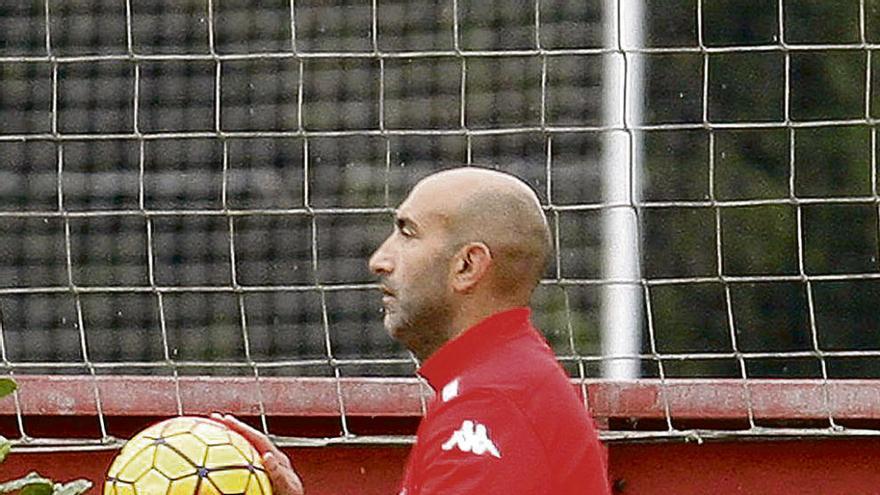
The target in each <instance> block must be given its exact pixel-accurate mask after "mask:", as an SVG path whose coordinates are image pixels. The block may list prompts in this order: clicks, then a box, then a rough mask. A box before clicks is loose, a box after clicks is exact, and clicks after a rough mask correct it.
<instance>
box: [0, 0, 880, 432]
mask: <svg viewBox="0 0 880 495" xmlns="http://www.w3.org/2000/svg"><path fill="white" fill-rule="evenodd" d="M642 3H643V4H644V17H643V19H642V23H643V25H642V26H641V28H642V31H643V32H644V40H643V42H642V43H639V44H637V45H631V44H628V43H627V42H626V39H627V34H626V31H627V29H628V26H627V23H626V22H624V21H623V19H624V17H623V16H622V15H621V12H624V13H625V12H627V9H630V8H632V6H633V5H634V4H632V3H630V2H628V1H620V2H599V1H595V2H587V3H583V4H578V5H574V4H573V3H572V2H561V1H545V0H535V1H534V2H530V1H498V2H476V1H463V0H462V1H455V0H452V1H448V2H391V1H373V2H372V3H369V2H361V3H351V2H337V3H332V2H331V3H328V2H323V1H322V2H317V1H297V2H286V1H284V2H282V1H276V2H263V3H261V5H260V7H255V6H253V5H252V3H251V2H240V1H226V0H222V1H215V2H212V1H211V0H208V1H207V3H204V2H187V3H184V4H181V3H179V2H159V1H157V2H147V3H142V2H110V1H107V2H98V3H95V2H63V3H61V4H58V3H54V2H49V1H46V2H45V3H44V4H42V5H38V4H29V5H26V6H19V7H3V8H2V9H0V14H2V15H0V33H2V34H0V75H2V76H0V77H2V85H0V157H2V160H3V165H2V167H0V351H2V360H3V370H4V372H6V373H10V374H13V375H19V376H20V375H27V374H46V373H49V374H59V373H60V374H82V375H86V376H96V377H97V376H102V375H123V374H146V375H166V376H172V377H175V378H177V377H180V376H183V375H201V374H211V375H243V376H252V377H255V378H256V379H257V380H259V379H260V378H261V377H270V376H271V377H274V376H293V377H299V376H323V377H329V378H334V379H337V383H339V381H338V380H339V379H340V378H343V377H357V376H410V375H411V374H412V371H413V369H414V362H413V359H412V358H411V357H410V356H409V354H408V353H407V352H406V351H405V350H404V349H403V348H402V347H400V346H399V345H397V344H396V343H394V342H393V341H391V339H389V338H388V337H387V336H386V335H385V332H384V330H383V329H382V328H381V323H380V314H379V309H378V307H379V301H378V297H377V295H376V293H375V291H373V290H372V289H374V288H375V285H374V283H373V277H372V276H371V275H370V274H369V272H368V270H367V267H366V259H367V258H368V256H369V254H370V253H371V252H372V250H373V249H375V247H376V246H378V245H379V243H380V242H381V240H382V239H383V238H384V236H385V235H386V234H387V233H388V232H389V230H390V216H389V213H390V212H391V211H392V209H393V207H394V206H395V205H396V204H398V203H399V202H400V200H401V199H402V198H403V196H404V195H405V193H406V191H407V190H408V188H409V187H411V185H412V184H414V183H415V181H416V180H417V179H418V178H419V177H421V176H423V175H425V174H426V173H429V172H430V171H433V170H438V169H440V168H443V167H448V166H452V165H457V164H462V163H467V164H470V163H474V164H488V165H492V166H496V167H498V168H501V169H504V170H508V171H510V172H513V173H515V174H517V175H519V176H520V177H522V178H523V179H524V180H526V181H527V182H529V183H530V184H531V185H532V186H533V187H534V188H535V189H536V191H537V192H538V194H539V196H540V199H541V201H542V203H543V204H544V206H545V208H546V211H547V213H548V216H549V218H550V220H551V222H552V225H553V230H554V234H555V239H554V240H555V247H556V249H555V256H554V260H553V263H552V266H551V267H550V269H549V270H548V272H547V274H546V277H545V280H544V283H543V284H542V286H541V287H540V289H539V292H538V294H537V296H536V300H535V309H536V320H537V323H538V325H539V326H540V327H541V328H542V329H543V330H544V331H545V333H546V334H547V336H548V340H549V341H550V342H551V344H552V345H553V347H554V349H556V351H557V353H558V355H559V358H560V361H561V362H562V363H563V364H564V365H565V366H566V369H568V371H569V372H570V373H571V374H572V376H573V377H577V378H581V379H582V382H584V381H585V380H588V379H592V378H595V377H597V376H598V375H599V370H600V364H601V362H602V361H603V359H606V360H607V358H603V356H602V355H601V350H600V349H601V346H600V340H601V337H600V333H601V332H600V328H599V324H600V320H601V318H600V311H601V309H602V308H601V301H602V299H601V295H602V291H603V290H606V288H608V287H610V286H626V287H631V288H636V289H638V291H639V292H640V293H641V294H640V296H639V298H638V299H637V301H639V302H638V304H639V305H640V306H641V308H642V309H641V311H642V312H643V313H644V315H645V318H644V322H642V323H641V324H640V327H641V328H637V329H636V333H638V335H637V341H638V344H637V347H638V348H639V349H640V351H638V353H637V354H634V355H630V356H625V357H628V358H629V359H637V360H638V369H639V372H640V374H641V375H642V376H644V377H646V378H653V379H659V380H660V383H661V384H665V383H666V381H667V380H671V379H674V378H728V379H735V380H739V381H742V383H743V391H744V392H743V393H744V394H745V395H746V397H747V400H748V396H749V391H748V390H749V388H748V384H749V383H750V382H751V381H753V380H757V379H764V378H797V379H801V378H804V379H816V380H819V381H820V382H822V383H825V382H827V381H828V380H830V379H837V378H873V377H877V376H878V375H880V359H877V358H878V357H880V340H878V337H877V336H878V335H880V333H878V332H877V330H878V327H880V316H878V315H880V312H877V311H876V308H877V307H880V263H878V259H877V258H878V254H880V247H878V242H880V241H878V237H880V213H878V212H880V194H878V177H877V170H878V166H877V151H878V143H877V129H876V125H877V120H876V119H877V115H878V114H880V103H878V101H880V96H878V91H880V90H878V87H880V70H878V69H877V65H878V64H877V63H876V61H875V60H873V59H874V54H875V51H876V50H877V48H878V44H877V43H878V40H880V22H878V21H877V19H878V18H880V2H878V1H876V0H861V1H848V2H832V1H827V2H798V1H793V0H791V1H783V0H773V1H766V0H765V1H760V2H754V3H753V4H750V5H749V6H748V7H743V6H741V5H739V6H734V3H735V2H729V1H721V0H716V1H709V0H691V1H675V2H668V1H657V0H648V1H645V2H642ZM609 12H610V13H612V14H608V13H609ZM608 23H612V24H613V29H612V31H617V36H616V37H615V40H613V41H610V40H609V38H608V37H607V36H605V34H604V33H606V32H607V31H606V30H605V28H604V27H603V26H606V25H608ZM630 27H631V26H630ZM615 64H619V65H621V66H622V67H623V70H624V79H623V80H624V81H629V84H632V83H633V78H634V75H633V73H632V72H627V71H631V70H632V68H633V67H639V68H640V69H639V74H638V75H639V76H641V75H644V80H642V81H640V82H639V83H640V84H641V85H642V86H643V88H644V90H643V91H639V92H638V94H634V93H633V91H632V88H633V87H639V86H627V87H628V90H625V91H622V93H621V96H622V98H623V100H622V102H623V104H624V105H626V108H629V109H631V108H633V107H638V108H639V109H640V112H639V115H640V116H639V118H638V120H637V121H633V120H632V119H631V118H626V119H620V121H613V122H608V121H607V120H606V118H605V116H606V115H607V113H604V114H603V111H604V110H603V104H605V103H607V102H604V101H603V94H604V93H603V81H607V68H608V67H609V65H615ZM627 115H631V114H627ZM611 135H618V136H619V137H620V139H622V140H623V142H624V145H625V146H624V147H625V148H626V149H629V150H630V151H631V153H629V154H628V158H627V159H628V160H629V161H628V162H627V167H626V168H627V169H628V170H629V173H630V174H631V175H632V176H634V177H639V178H641V180H640V181H636V182H640V183H641V184H640V186H639V190H638V191H631V192H634V194H631V195H630V196H629V198H630V199H628V200H623V201H618V200H616V199H615V200H607V199H605V198H606V197H607V196H604V195H603V192H602V184H601V174H602V167H601V163H600V162H601V160H602V153H601V151H602V148H603V146H608V143H609V139H608V138H609V136H611ZM633 187H635V186H633ZM620 209H623V210H626V211H628V212H630V213H632V214H635V216H636V218H638V222H637V223H638V230H639V239H640V245H639V246H638V253H639V259H640V265H641V266H640V271H641V276H640V277H639V278H635V279H631V280H620V279H615V278H613V277H609V276H608V275H606V274H605V273H604V272H603V266H601V259H602V243H603V241H607V239H606V240H603V239H602V238H601V237H602V235H601V231H600V225H601V220H602V219H603V215H605V214H606V213H607V212H609V211H613V210H620ZM95 399H96V403H97V408H98V411H99V413H100V408H101V397H100V394H99V393H98V387H97V385H96V386H95ZM825 400H826V401H827V400H828V399H827V394H826V399H825ZM337 401H338V407H339V411H340V412H341V415H340V416H341V418H342V424H341V429H342V436H343V437H345V438H349V437H351V436H352V434H351V432H350V431H349V427H348V425H347V423H346V421H347V419H346V414H345V411H346V404H345V401H344V400H343V394H342V393H341V392H340V393H337ZM16 404H17V403H16ZM178 409H179V410H181V411H182V410H184V409H185V405H184V404H181V402H180V397H179V396H178ZM828 410H829V414H828V418H827V421H824V423H823V424H822V425H818V426H816V429H817V430H822V431H826V430H827V431H837V427H838V426H839V425H837V424H836V422H835V419H834V418H833V414H832V413H831V407H830V406H829V407H828ZM260 413H261V415H262V417H263V420H264V426H265V425H266V423H265V418H266V414H265V411H264V410H263V404H262V400H261V401H260ZM16 416H17V425H18V426H17V428H18V430H19V433H20V435H19V436H20V437H22V438H26V437H27V432H26V429H27V425H26V421H22V415H21V414H17V415H16ZM673 416H674V411H670V410H669V409H668V406H667V414H666V418H665V425H664V426H661V428H660V429H661V430H664V428H665V430H664V431H665V432H666V433H669V432H672V433H681V434H686V433H682V432H685V430H686V429H685V428H683V427H680V426H678V425H676V424H675V423H674V421H673V420H674V418H673ZM99 418H100V421H101V434H102V436H103V437H104V438H107V437H108V433H107V430H106V429H105V426H104V423H103V416H102V415H101V414H99ZM761 428H762V425H761V424H760V421H757V422H756V420H755V418H754V417H753V414H752V413H751V408H750V409H749V414H748V424H747V425H745V427H744V428H743V430H744V431H746V432H752V433H754V432H756V431H758V430H760V429H761Z"/></svg>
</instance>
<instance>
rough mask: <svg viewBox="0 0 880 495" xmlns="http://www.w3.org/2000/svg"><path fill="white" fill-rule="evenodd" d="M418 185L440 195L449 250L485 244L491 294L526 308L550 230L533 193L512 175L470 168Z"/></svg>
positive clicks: (541, 267)
mask: <svg viewBox="0 0 880 495" xmlns="http://www.w3.org/2000/svg"><path fill="white" fill-rule="evenodd" d="M423 183H424V185H425V186H428V187H431V186H435V187H437V188H438V189H439V190H440V191H441V194H442V191H446V193H445V195H446V197H447V200H448V202H447V205H446V207H445V208H444V210H445V211H444V213H445V215H444V216H445V222H444V223H445V225H446V230H447V232H448V235H449V239H450V245H451V247H454V248H457V247H460V246H463V245H465V244H467V243H469V242H482V243H484V244H486V245H487V246H488V247H489V251H490V252H491V253H492V259H493V270H492V272H491V279H490V282H491V283H492V285H493V286H494V289H495V291H496V292H497V293H500V294H506V295H509V296H511V297H513V298H516V299H518V300H520V301H519V302H520V303H521V304H527V303H528V298H529V297H530V296H531V293H532V291H533V290H534V288H535V287H536V286H537V285H538V282H540V280H541V276H542V275H543V274H544V270H545V269H546V266H547V260H548V257H549V252H550V229H549V227H548V225H547V219H546V217H545V216H544V211H543V209H542V208H541V204H540V201H539V200H538V197H537V195H536V194H535V192H534V191H533V190H532V189H531V188H530V187H529V186H528V185H527V184H526V183H525V182H523V181H521V180H520V179H518V178H516V177H514V176H513V175H510V174H506V173H503V172H499V171H496V170H490V169H484V168H474V167H468V168H457V169H451V170H446V171H443V172H439V173H437V174H434V175H432V176H430V177H428V178H426V179H425V180H424V181H423ZM420 185H421V184H420ZM523 299H525V300H523Z"/></svg>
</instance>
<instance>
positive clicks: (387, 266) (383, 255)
mask: <svg viewBox="0 0 880 495" xmlns="http://www.w3.org/2000/svg"><path fill="white" fill-rule="evenodd" d="M389 240H390V238H388V239H385V242H383V243H382V245H381V246H379V247H378V248H377V249H376V251H375V252H374V253H373V255H372V256H370V261H369V267H370V271H371V272H373V273H375V274H376V275H388V274H389V273H391V270H393V269H394V265H393V264H392V262H391V256H390V251H391V250H390V249H389V246H388V241H389Z"/></svg>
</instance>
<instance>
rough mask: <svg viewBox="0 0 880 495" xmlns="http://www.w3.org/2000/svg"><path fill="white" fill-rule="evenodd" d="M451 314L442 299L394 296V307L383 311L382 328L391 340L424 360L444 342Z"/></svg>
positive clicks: (390, 306) (446, 303) (391, 306)
mask: <svg viewBox="0 0 880 495" xmlns="http://www.w3.org/2000/svg"><path fill="white" fill-rule="evenodd" d="M451 315H452V311H451V309H450V305H449V303H448V302H447V301H445V300H444V298H443V297H438V296H433V297H432V296H428V295H426V296H424V297H417V298H407V299H404V300H401V299H397V298H396V297H395V299H394V301H393V304H391V305H389V306H388V307H386V308H385V318H384V326H385V330H386V331H387V332H388V334H389V335H390V336H391V337H392V338H394V339H395V340H397V341H398V342H400V343H401V344H403V345H404V346H405V347H406V348H407V349H409V350H410V351H412V352H413V354H415V355H416V356H417V357H418V358H419V359H422V360H424V359H425V358H427V356H428V355H430V354H431V353H433V352H434V351H435V350H436V349H437V348H439V347H440V346H441V345H442V344H443V343H444V342H445V341H446V340H447V338H448V337H447V335H446V327H448V326H449V323H450V321H451Z"/></svg>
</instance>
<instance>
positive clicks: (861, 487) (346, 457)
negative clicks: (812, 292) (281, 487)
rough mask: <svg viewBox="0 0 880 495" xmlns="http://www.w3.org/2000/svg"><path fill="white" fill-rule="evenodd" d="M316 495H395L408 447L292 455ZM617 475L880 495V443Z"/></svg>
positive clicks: (821, 445) (639, 447)
mask: <svg viewBox="0 0 880 495" xmlns="http://www.w3.org/2000/svg"><path fill="white" fill-rule="evenodd" d="M289 452H290V453H292V455H293V457H294V462H295V463H296V466H297V469H298V470H299V471H300V473H301V474H302V477H303V479H304V480H305V484H306V489H307V493H308V494H310V495H331V494H333V495H346V494H352V495H379V494H383V495H393V494H396V493H397V492H396V488H397V483H398V480H399V477H400V473H401V471H402V469H403V464H404V461H405V458H406V453H407V449H406V448H404V447H332V448H303V449H292V450H289ZM113 455H114V452H68V453H29V454H22V453H18V454H16V453H13V454H12V455H10V457H9V458H7V460H6V462H5V463H4V464H2V465H0V478H4V479H5V478H12V477H16V476H19V475H24V474H26V473H27V472H28V471H29V470H31V469H36V470H38V471H40V472H41V473H42V474H44V475H46V476H49V477H52V478H55V479H57V480H68V479H72V478H77V477H85V478H89V479H92V480H100V479H102V477H103V475H104V470H105V469H106V467H107V466H108V465H109V463H110V460H111V459H112V457H113ZM609 459H610V464H611V466H610V471H611V477H612V479H614V480H615V482H616V485H617V486H618V487H619V488H620V489H621V490H620V491H619V492H618V493H624V494H638V495H650V494H661V495H669V494H670V493H675V494H676V495H688V494H701V495H704V494H708V493H711V494H725V493H742V494H756V493H760V494H766V495H774V494H798V495H803V494H843V493H845V494H848V495H857V494H876V493H880V469H878V468H877V466H878V464H880V440H878V439H873V438H864V439H841V440H821V439H815V440H797V441H772V442H771V441H749V442H745V441H743V442H707V443H704V444H702V445H697V444H686V443H655V444H612V445H611V446H610V449H609Z"/></svg>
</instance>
